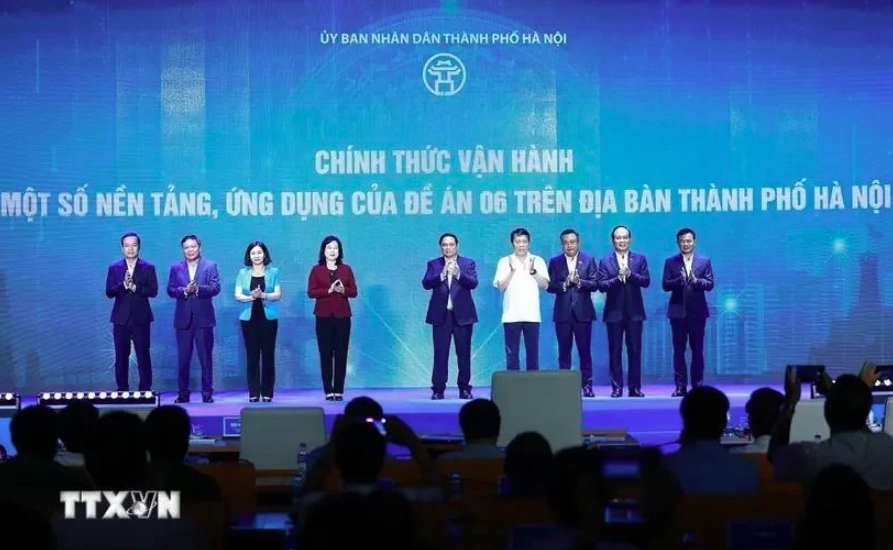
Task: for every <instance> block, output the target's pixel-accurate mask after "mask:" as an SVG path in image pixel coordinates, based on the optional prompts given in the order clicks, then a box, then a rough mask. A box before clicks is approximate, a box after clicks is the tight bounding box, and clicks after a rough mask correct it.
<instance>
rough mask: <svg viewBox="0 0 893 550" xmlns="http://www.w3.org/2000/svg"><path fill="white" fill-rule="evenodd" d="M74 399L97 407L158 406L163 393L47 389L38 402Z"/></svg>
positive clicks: (59, 403) (55, 403)
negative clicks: (51, 390)
mask: <svg viewBox="0 0 893 550" xmlns="http://www.w3.org/2000/svg"><path fill="white" fill-rule="evenodd" d="M72 401H84V402H87V403H92V404H93V405H95V406H97V407H101V406H108V405H117V406H122V407H132V406H138V405H142V406H151V407H157V406H159V405H160V404H161V394H160V393H156V392H153V391H53V392H50V391H45V392H42V393H40V395H38V396H37V403H38V404H40V405H47V406H49V407H59V406H65V405H68V404H69V403H71V402H72Z"/></svg>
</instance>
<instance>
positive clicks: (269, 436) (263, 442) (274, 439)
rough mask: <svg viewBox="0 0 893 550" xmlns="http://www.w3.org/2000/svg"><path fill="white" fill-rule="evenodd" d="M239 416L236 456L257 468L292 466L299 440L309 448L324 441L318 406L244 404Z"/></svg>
mask: <svg viewBox="0 0 893 550" xmlns="http://www.w3.org/2000/svg"><path fill="white" fill-rule="evenodd" d="M240 417H241V422H242V434H241V441H240V443H239V458H241V459H242V460H248V461H250V462H252V463H253V464H254V467H255V468H256V469H258V470H289V469H292V470H293V469H294V468H295V466H296V465H297V459H298V448H299V447H300V445H301V443H306V444H307V451H308V452H309V451H312V450H313V449H315V448H316V447H319V446H320V445H323V444H324V443H325V442H326V426H325V411H323V409H322V408H321V407H277V408H270V409H268V408H264V407H245V408H243V409H242V410H241V412H240Z"/></svg>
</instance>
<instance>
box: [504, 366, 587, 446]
mask: <svg viewBox="0 0 893 550" xmlns="http://www.w3.org/2000/svg"><path fill="white" fill-rule="evenodd" d="M490 399H491V400H492V401H493V402H494V403H496V405H497V406H498V407H499V413H500V415H501V416H502V429H501V430H500V433H499V441H498V444H499V445H501V446H505V445H508V444H509V442H510V441H511V440H512V439H513V438H514V437H515V436H516V435H518V434H519V433H523V432H539V433H540V434H542V436H543V437H545V438H546V440H547V441H548V442H549V444H550V445H551V446H552V450H553V452H557V451H559V450H561V449H565V448H567V447H577V446H580V445H582V444H583V401H582V398H581V396H580V373H579V372H577V371H575V370H552V371H498V372H495V373H493V379H492V383H491V386H490Z"/></svg>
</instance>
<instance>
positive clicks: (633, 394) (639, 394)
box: [629, 390, 645, 397]
mask: <svg viewBox="0 0 893 550" xmlns="http://www.w3.org/2000/svg"><path fill="white" fill-rule="evenodd" d="M629 396H630V397H645V394H644V393H642V391H641V390H629Z"/></svg>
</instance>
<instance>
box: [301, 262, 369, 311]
mask: <svg viewBox="0 0 893 550" xmlns="http://www.w3.org/2000/svg"><path fill="white" fill-rule="evenodd" d="M335 273H336V276H337V277H338V278H339V279H341V283H342V284H343V285H344V294H341V293H340V292H333V293H331V294H329V287H330V286H332V281H331V280H329V268H327V267H326V266H324V265H315V266H313V269H311V270H310V278H309V280H308V281H307V295H308V296H310V297H311V298H314V299H315V300H316V305H315V306H313V314H314V315H316V316H317V317H350V316H351V314H352V313H351V310H350V302H348V298H356V297H357V280H356V279H355V278H354V276H353V270H352V269H351V268H350V266H349V265H347V264H340V265H338V266H337V267H336V268H335Z"/></svg>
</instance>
